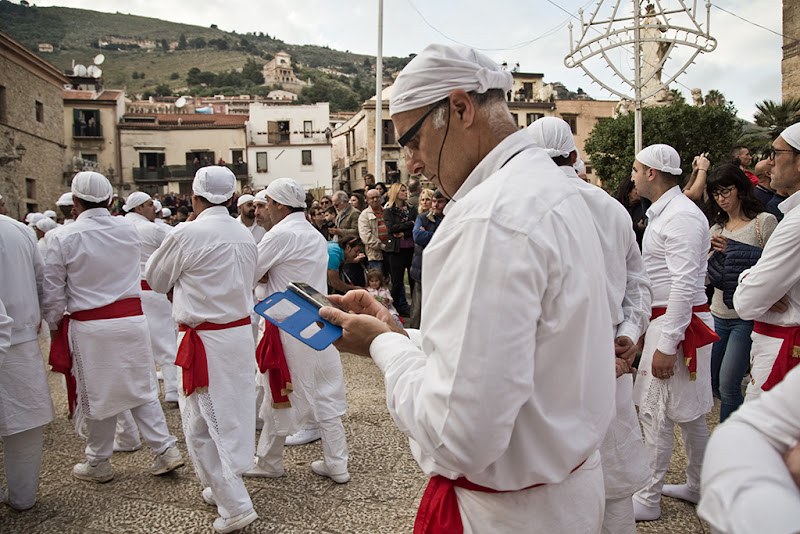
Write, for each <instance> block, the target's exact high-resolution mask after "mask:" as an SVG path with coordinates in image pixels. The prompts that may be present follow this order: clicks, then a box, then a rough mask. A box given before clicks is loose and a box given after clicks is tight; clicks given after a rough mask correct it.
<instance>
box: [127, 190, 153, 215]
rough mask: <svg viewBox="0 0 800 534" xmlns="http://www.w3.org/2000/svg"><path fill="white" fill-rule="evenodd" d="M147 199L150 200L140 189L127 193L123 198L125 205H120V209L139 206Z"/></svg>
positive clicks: (128, 209) (129, 209)
mask: <svg viewBox="0 0 800 534" xmlns="http://www.w3.org/2000/svg"><path fill="white" fill-rule="evenodd" d="M148 200H150V195H148V194H147V193H143V192H142V191H136V192H134V193H131V194H130V195H128V198H127V199H126V200H125V205H124V206H122V209H124V210H125V211H131V210H132V209H133V208H135V207H136V206H141V205H142V204H144V203H145V202H147V201H148Z"/></svg>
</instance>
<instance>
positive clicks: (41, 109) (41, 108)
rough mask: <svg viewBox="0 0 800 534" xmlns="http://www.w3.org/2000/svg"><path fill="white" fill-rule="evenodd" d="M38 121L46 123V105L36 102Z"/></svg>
mask: <svg viewBox="0 0 800 534" xmlns="http://www.w3.org/2000/svg"><path fill="white" fill-rule="evenodd" d="M36 121H37V122H44V104H42V103H41V102H39V101H38V100H37V101H36Z"/></svg>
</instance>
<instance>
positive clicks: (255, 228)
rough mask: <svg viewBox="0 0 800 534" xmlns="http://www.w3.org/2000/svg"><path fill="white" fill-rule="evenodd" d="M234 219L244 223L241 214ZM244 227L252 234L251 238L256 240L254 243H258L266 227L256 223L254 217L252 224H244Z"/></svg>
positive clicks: (265, 231)
mask: <svg viewBox="0 0 800 534" xmlns="http://www.w3.org/2000/svg"><path fill="white" fill-rule="evenodd" d="M236 220H237V221H239V222H240V223H242V224H243V225H244V222H243V221H242V216H241V215H239V216H238V217H236ZM245 228H247V229H248V230H250V233H251V234H253V239H255V240H256V243H260V242H261V238H263V237H264V234H266V233H267V230H266V228H264V227H263V226H261V225H260V224H258V221H256V220H255V219H253V224H251V225H250V226H246V225H245Z"/></svg>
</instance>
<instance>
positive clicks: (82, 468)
mask: <svg viewBox="0 0 800 534" xmlns="http://www.w3.org/2000/svg"><path fill="white" fill-rule="evenodd" d="M72 476H74V477H75V478H77V479H80V480H88V481H89V482H108V481H109V480H111V479H112V478H114V473H113V472H112V471H111V463H110V462H109V461H108V460H104V461H102V462H100V463H99V464H97V465H92V464H90V463H89V462H88V461H87V462H83V463H80V464H75V467H73V468H72Z"/></svg>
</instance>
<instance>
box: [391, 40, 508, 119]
mask: <svg viewBox="0 0 800 534" xmlns="http://www.w3.org/2000/svg"><path fill="white" fill-rule="evenodd" d="M513 84H514V77H513V76H512V75H511V73H510V72H508V71H504V70H500V66H499V65H498V64H497V63H496V62H495V61H493V60H492V59H491V58H490V57H489V56H487V55H485V54H482V53H481V52H478V51H476V50H473V49H471V48H469V47H466V46H451V45H442V44H432V45H429V46H428V47H426V48H425V50H423V51H422V52H420V54H419V55H417V56H416V57H415V58H414V59H412V60H411V61H410V62H409V63H408V65H406V66H405V68H404V69H403V70H402V71H401V72H400V75H399V76H397V81H395V83H394V87H392V96H391V99H390V100H389V116H392V115H395V114H397V113H402V112H403V111H409V110H412V109H418V108H421V107H423V106H427V105H429V104H433V103H435V102H438V101H440V100H442V99H444V98H446V97H447V96H449V95H450V93H451V92H452V91H454V90H455V89H463V90H464V91H467V92H471V91H475V92H477V93H485V92H486V91H488V90H489V89H502V90H503V92H504V93H506V92H508V91H510V90H511V86H512V85H513Z"/></svg>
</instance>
